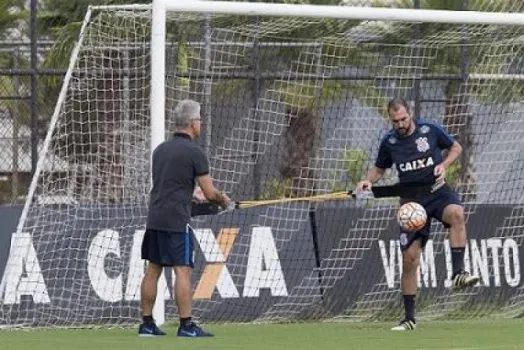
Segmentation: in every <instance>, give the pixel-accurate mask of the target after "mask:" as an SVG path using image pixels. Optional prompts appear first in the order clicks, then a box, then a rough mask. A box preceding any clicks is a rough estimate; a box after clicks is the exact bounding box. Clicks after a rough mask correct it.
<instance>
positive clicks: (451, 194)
mask: <svg viewBox="0 0 524 350" xmlns="http://www.w3.org/2000/svg"><path fill="white" fill-rule="evenodd" d="M411 201H413V202H417V203H419V204H421V205H422V206H423V207H424V208H425V209H426V213H427V215H428V220H427V222H426V225H425V226H424V227H423V228H422V229H421V230H420V231H417V232H404V231H403V230H402V229H400V249H401V250H402V251H404V250H406V249H408V248H409V247H410V246H411V244H412V243H413V242H414V241H416V240H417V239H420V244H421V246H422V248H424V246H425V245H426V243H427V241H428V239H429V234H430V229H431V219H432V218H435V219H437V220H438V221H440V222H441V223H442V224H443V225H444V227H446V228H449V225H448V224H447V223H446V222H444V220H443V219H442V216H443V215H444V209H445V208H446V207H447V206H448V205H450V204H457V205H462V203H461V202H460V199H459V197H458V194H457V193H456V192H455V191H453V190H452V189H451V188H450V187H449V186H448V185H444V186H443V187H441V188H440V189H438V190H437V191H436V192H434V193H431V194H428V195H427V196H424V197H422V198H419V199H401V201H400V203H401V204H404V203H407V202H411Z"/></svg>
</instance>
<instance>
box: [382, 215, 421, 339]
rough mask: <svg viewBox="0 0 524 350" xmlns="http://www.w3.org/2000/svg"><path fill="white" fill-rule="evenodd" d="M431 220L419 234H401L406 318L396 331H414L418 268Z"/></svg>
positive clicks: (403, 296) (403, 297)
mask: <svg viewBox="0 0 524 350" xmlns="http://www.w3.org/2000/svg"><path fill="white" fill-rule="evenodd" d="M430 225H431V222H430V220H428V222H427V223H426V226H425V227H424V228H423V229H422V230H421V231H419V232H415V233H406V232H402V233H401V234H400V249H401V250H402V276H401V290H402V299H403V302H404V318H403V319H402V321H400V323H399V324H398V325H397V326H395V327H393V328H391V330H394V331H408V330H414V329H415V328H416V327H417V326H416V320H415V298H416V295H417V289H418V284H417V282H418V275H417V268H418V266H419V263H420V254H421V253H422V248H423V247H424V245H425V243H426V242H427V239H428V237H429V227H430Z"/></svg>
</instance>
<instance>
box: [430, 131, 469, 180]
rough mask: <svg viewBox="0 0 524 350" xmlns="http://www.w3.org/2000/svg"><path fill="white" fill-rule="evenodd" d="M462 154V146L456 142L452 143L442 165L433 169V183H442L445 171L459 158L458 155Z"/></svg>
mask: <svg viewBox="0 0 524 350" xmlns="http://www.w3.org/2000/svg"><path fill="white" fill-rule="evenodd" d="M461 153H462V146H461V145H460V143H458V142H457V141H455V142H453V145H451V147H450V148H449V150H448V155H447V156H446V158H445V159H444V161H443V162H442V163H440V164H439V165H437V166H436V167H435V170H434V173H435V177H436V179H435V182H436V183H441V182H443V181H444V179H445V177H446V169H447V168H448V167H449V166H450V165H451V164H453V162H454V161H456V160H457V159H458V157H460V154H461Z"/></svg>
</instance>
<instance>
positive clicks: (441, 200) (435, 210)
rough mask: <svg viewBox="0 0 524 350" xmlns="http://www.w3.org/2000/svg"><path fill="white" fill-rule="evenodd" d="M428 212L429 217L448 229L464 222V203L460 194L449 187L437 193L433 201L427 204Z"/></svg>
mask: <svg viewBox="0 0 524 350" xmlns="http://www.w3.org/2000/svg"><path fill="white" fill-rule="evenodd" d="M426 211H427V213H428V216H431V217H433V218H435V219H437V220H439V221H440V222H441V223H442V224H443V225H444V227H446V228H449V227H450V226H452V225H455V224H461V223H463V222H464V207H463V205H462V202H461V201H460V199H459V197H458V194H457V193H456V192H455V191H453V190H452V189H451V188H449V187H447V188H443V189H441V190H440V191H439V192H438V193H436V195H435V197H434V198H433V200H432V201H431V202H430V203H428V204H427V206H426Z"/></svg>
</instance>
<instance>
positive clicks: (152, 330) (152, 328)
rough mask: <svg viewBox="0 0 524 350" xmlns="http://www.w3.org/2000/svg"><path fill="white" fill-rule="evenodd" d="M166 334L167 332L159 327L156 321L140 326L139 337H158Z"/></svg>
mask: <svg viewBox="0 0 524 350" xmlns="http://www.w3.org/2000/svg"><path fill="white" fill-rule="evenodd" d="M162 335H166V333H165V332H164V331H163V330H161V329H160V328H158V326H157V325H156V323H142V324H141V325H140V327H139V328H138V336H139V337H158V336H162Z"/></svg>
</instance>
